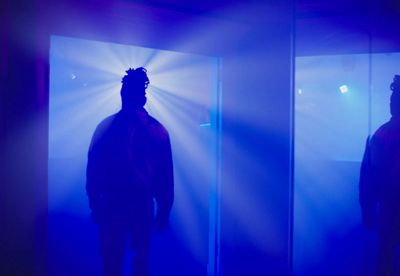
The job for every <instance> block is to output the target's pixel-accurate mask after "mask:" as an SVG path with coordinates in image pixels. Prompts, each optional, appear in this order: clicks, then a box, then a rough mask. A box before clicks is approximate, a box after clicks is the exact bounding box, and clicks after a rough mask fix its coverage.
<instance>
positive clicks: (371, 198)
mask: <svg viewBox="0 0 400 276" xmlns="http://www.w3.org/2000/svg"><path fill="white" fill-rule="evenodd" d="M390 88H391V90H392V95H391V97H390V112H391V114H392V117H391V119H390V120H389V121H388V122H387V123H385V124H383V125H382V126H381V127H380V128H379V129H378V130H377V131H376V132H375V134H374V135H373V136H372V138H371V139H368V140H367V145H366V150H365V153H364V158H363V161H362V164H361V175H360V204H361V210H362V218H363V224H364V226H365V227H366V228H367V229H373V228H375V227H376V229H377V232H378V240H379V244H378V264H377V265H378V267H377V269H378V271H377V274H378V275H380V276H384V275H398V274H397V273H399V272H395V271H394V267H395V262H394V253H395V250H396V248H397V247H398V246H399V242H400V76H398V75H396V76H395V77H394V81H393V83H392V84H391V86H390Z"/></svg>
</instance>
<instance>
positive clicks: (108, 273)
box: [99, 222, 127, 276]
mask: <svg viewBox="0 0 400 276" xmlns="http://www.w3.org/2000/svg"><path fill="white" fill-rule="evenodd" d="M99 230H100V254H101V258H102V262H103V275H104V276H122V275H123V262H124V253H125V244H126V238H127V230H126V227H124V226H123V225H122V224H121V223H115V222H114V223H113V222H103V223H101V224H100V225H99Z"/></svg>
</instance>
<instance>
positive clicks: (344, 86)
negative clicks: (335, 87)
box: [339, 85, 349, 94]
mask: <svg viewBox="0 0 400 276" xmlns="http://www.w3.org/2000/svg"><path fill="white" fill-rule="evenodd" d="M339 89H340V92H341V93H342V94H345V93H347V92H349V87H347V85H342V86H340V87H339Z"/></svg>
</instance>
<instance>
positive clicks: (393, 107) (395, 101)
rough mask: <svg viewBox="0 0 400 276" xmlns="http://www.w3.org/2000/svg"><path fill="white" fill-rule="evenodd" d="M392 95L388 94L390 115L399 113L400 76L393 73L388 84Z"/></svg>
mask: <svg viewBox="0 0 400 276" xmlns="http://www.w3.org/2000/svg"><path fill="white" fill-rule="evenodd" d="M390 89H391V90H392V95H391V96H390V113H391V114H392V116H395V115H396V116H397V115H400V76H399V75H395V76H394V79H393V82H392V84H391V85H390Z"/></svg>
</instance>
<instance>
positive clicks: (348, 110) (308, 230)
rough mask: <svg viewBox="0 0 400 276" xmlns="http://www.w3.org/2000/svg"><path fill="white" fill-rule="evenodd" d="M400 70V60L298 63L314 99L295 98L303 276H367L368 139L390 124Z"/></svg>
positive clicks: (298, 246)
mask: <svg viewBox="0 0 400 276" xmlns="http://www.w3.org/2000/svg"><path fill="white" fill-rule="evenodd" d="M370 58H371V59H372V60H373V65H374V66H373V67H372V68H369V65H370V64H369V59H370ZM348 60H351V61H352V65H353V66H351V67H348V66H343V65H345V64H346V61H348ZM399 62H400V53H392V54H391V55H387V54H372V56H371V57H370V56H369V55H368V54H357V55H344V56H341V55H337V56H315V57H299V58H297V59H296V66H297V67H296V88H297V89H299V87H301V89H304V90H305V91H307V93H303V94H302V95H300V94H299V93H296V94H295V96H296V98H295V103H296V105H295V112H296V113H295V117H296V118H295V135H296V136H295V200H294V202H295V206H294V260H293V261H294V274H295V275H364V274H365V273H363V269H364V268H365V267H364V266H365V263H364V262H365V260H366V256H365V255H363V252H365V250H364V247H365V246H366V242H370V241H366V238H367V237H365V236H364V232H363V228H362V225H361V217H360V207H359V201H358V181H359V170H360V161H361V158H362V156H363V153H364V146H365V141H366V137H367V136H368V135H369V134H370V133H371V132H374V131H375V130H376V129H377V128H378V126H380V125H382V124H383V123H384V122H386V121H388V120H389V119H390V113H389V98H390V89H389V84H390V83H391V81H392V78H393V75H394V74H396V73H398V64H399ZM369 72H371V74H372V75H371V76H370V77H371V79H372V81H373V82H372V86H371V87H370V86H369V81H370V80H369ZM337 80H345V81H346V83H347V85H343V83H338V81H337ZM349 84H351V91H350V88H349V86H348V85H349ZM338 87H340V92H341V93H343V94H346V93H347V94H346V97H343V95H342V94H341V93H338ZM349 92H351V93H349ZM369 93H371V97H369ZM371 99H372V101H370V100H371ZM369 121H370V122H371V127H370V126H369ZM368 246H369V245H368ZM370 254H371V252H370ZM327 268H329V271H327Z"/></svg>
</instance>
